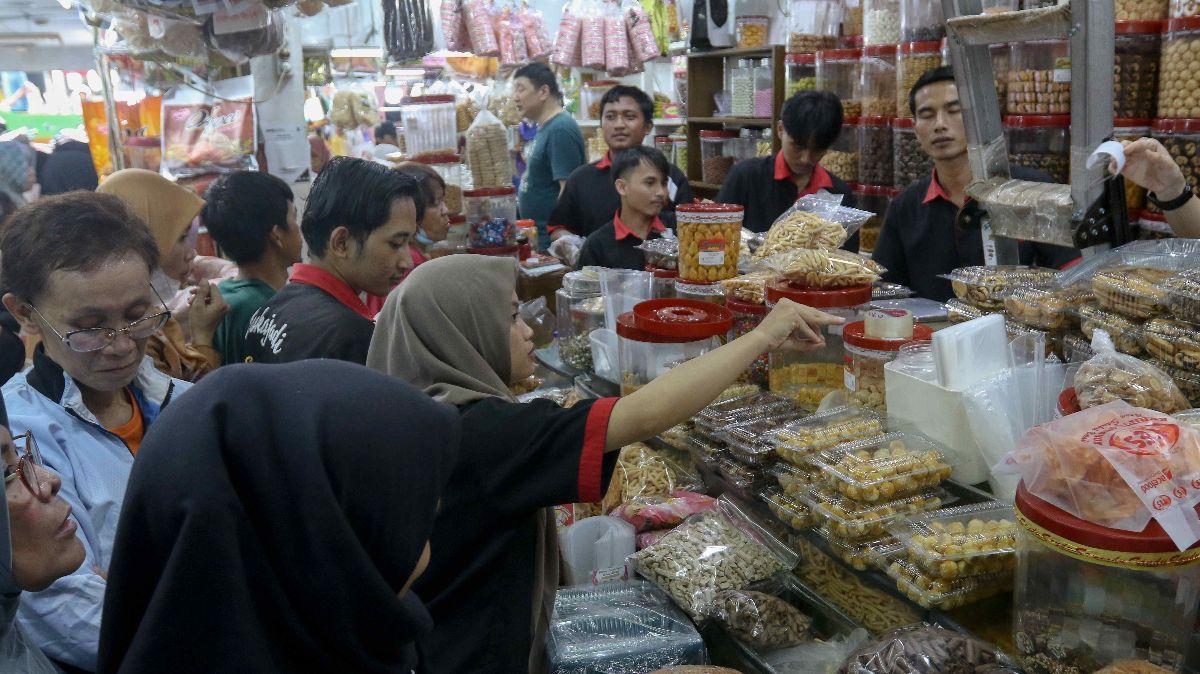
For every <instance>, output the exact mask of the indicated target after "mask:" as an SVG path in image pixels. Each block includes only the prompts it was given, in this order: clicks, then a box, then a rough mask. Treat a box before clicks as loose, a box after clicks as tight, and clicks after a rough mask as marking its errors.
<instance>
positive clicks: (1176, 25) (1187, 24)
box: [1167, 16, 1200, 33]
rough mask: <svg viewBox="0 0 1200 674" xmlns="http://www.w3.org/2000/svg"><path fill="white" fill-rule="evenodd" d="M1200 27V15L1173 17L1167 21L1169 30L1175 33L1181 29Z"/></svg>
mask: <svg viewBox="0 0 1200 674" xmlns="http://www.w3.org/2000/svg"><path fill="white" fill-rule="evenodd" d="M1197 29H1200V16H1183V17H1180V18H1178V19H1171V20H1170V21H1168V22H1167V32H1168V33H1174V32H1176V31H1180V30H1197Z"/></svg>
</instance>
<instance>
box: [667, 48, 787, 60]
mask: <svg viewBox="0 0 1200 674" xmlns="http://www.w3.org/2000/svg"><path fill="white" fill-rule="evenodd" d="M781 49H782V48H781ZM773 51H774V47H773V46H772V45H767V46H765V47H733V48H730V49H713V50H711V51H693V52H688V55H687V56H688V58H690V59H709V58H739V57H741V58H749V57H751V56H760V57H761V56H771V55H772V53H773Z"/></svg>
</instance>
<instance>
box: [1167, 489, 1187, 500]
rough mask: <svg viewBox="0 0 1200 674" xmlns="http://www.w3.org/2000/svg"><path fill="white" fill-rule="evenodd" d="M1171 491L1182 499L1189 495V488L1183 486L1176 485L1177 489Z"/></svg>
mask: <svg viewBox="0 0 1200 674" xmlns="http://www.w3.org/2000/svg"><path fill="white" fill-rule="evenodd" d="M1171 493H1172V494H1174V495H1175V498H1177V499H1182V498H1183V497H1185V496H1187V490H1186V489H1184V488H1183V487H1175V490H1174V491H1172V492H1171Z"/></svg>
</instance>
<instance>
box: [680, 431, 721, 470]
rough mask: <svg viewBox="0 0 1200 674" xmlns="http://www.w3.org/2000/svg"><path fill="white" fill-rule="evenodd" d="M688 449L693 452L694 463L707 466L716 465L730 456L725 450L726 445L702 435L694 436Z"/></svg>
mask: <svg viewBox="0 0 1200 674" xmlns="http://www.w3.org/2000/svg"><path fill="white" fill-rule="evenodd" d="M688 449H689V451H690V452H691V455H692V460H693V461H696V462H697V463H703V464H705V465H707V466H713V465H716V463H717V461H719V460H721V459H723V458H727V457H728V456H729V452H728V451H726V448H725V443H723V442H719V441H717V440H713V439H712V438H708V437H704V436H702V435H700V434H693V435H692V437H691V442H690V446H689V447H688Z"/></svg>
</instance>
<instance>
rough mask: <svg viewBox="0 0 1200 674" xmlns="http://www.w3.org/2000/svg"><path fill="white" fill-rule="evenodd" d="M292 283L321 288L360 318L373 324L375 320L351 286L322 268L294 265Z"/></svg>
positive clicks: (309, 265)
mask: <svg viewBox="0 0 1200 674" xmlns="http://www.w3.org/2000/svg"><path fill="white" fill-rule="evenodd" d="M291 282H292V283H303V284H304V285H310V286H313V287H315V288H320V289H321V290H324V291H325V292H327V293H329V294H330V295H333V298H334V299H336V300H337V301H339V302H341V303H342V304H344V305H346V307H347V308H349V309H351V310H353V311H354V313H356V314H358V315H359V316H362V317H363V318H365V319H367V320H368V321H372V322H373V321H374V320H375V315H374V314H372V313H371V310H370V309H368V308H367V305H366V304H364V303H363V301H362V300H361V299H359V297H358V293H356V292H354V289H353V288H351V287H350V286H349V285H346V282H345V281H343V280H342V279H340V278H338V277H336V276H334V275H333V274H330V273H329V272H327V271H325V270H324V269H321V268H320V267H314V266H313V265H311V264H303V263H301V264H295V265H292V278H291Z"/></svg>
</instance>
